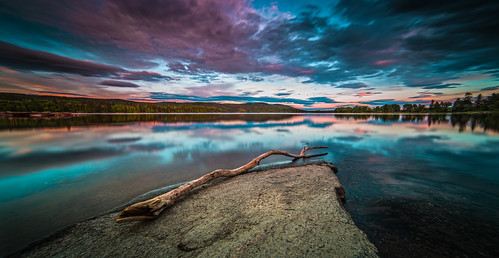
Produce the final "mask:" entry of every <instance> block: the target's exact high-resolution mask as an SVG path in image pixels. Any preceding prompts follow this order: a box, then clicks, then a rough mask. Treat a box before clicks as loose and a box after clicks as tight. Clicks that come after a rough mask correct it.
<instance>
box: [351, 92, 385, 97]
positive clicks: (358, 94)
mask: <svg viewBox="0 0 499 258" xmlns="http://www.w3.org/2000/svg"><path fill="white" fill-rule="evenodd" d="M375 94H381V92H372V91H362V92H359V93H357V94H355V96H357V97H365V96H372V95H375Z"/></svg>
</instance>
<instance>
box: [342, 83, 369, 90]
mask: <svg viewBox="0 0 499 258" xmlns="http://www.w3.org/2000/svg"><path fill="white" fill-rule="evenodd" d="M366 87H368V85H367V84H365V83H360V82H358V83H347V84H342V85H340V86H336V88H344V89H360V88H366Z"/></svg>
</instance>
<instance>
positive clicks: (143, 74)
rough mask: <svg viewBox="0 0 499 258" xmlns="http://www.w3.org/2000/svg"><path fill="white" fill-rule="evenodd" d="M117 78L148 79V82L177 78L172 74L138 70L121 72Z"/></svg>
mask: <svg viewBox="0 0 499 258" xmlns="http://www.w3.org/2000/svg"><path fill="white" fill-rule="evenodd" d="M116 79H122V80H131V81H134V80H141V81H148V82H157V81H162V80H165V81H171V80H175V79H174V78H172V77H170V76H165V75H161V74H159V73H155V72H147V71H137V72H130V71H129V72H121V73H120V76H119V77H117V78H116Z"/></svg>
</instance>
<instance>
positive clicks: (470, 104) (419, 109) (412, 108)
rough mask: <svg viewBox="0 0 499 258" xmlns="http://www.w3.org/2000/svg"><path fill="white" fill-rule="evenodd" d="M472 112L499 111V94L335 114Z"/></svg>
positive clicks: (352, 109) (341, 109) (342, 110)
mask: <svg viewBox="0 0 499 258" xmlns="http://www.w3.org/2000/svg"><path fill="white" fill-rule="evenodd" d="M473 99H474V100H473ZM472 111H499V93H492V95H490V96H488V97H483V96H482V94H478V96H477V97H476V98H474V97H473V94H472V93H470V92H467V93H466V94H465V95H464V98H463V99H461V98H457V99H456V101H454V103H452V102H444V101H442V102H438V101H437V102H435V101H434V100H432V101H431V104H430V105H429V106H426V105H422V104H403V106H402V107H401V106H400V105H399V104H385V105H383V106H376V107H372V108H371V107H368V106H354V107H338V108H336V109H335V110H334V112H335V113H400V112H407V113H447V112H472Z"/></svg>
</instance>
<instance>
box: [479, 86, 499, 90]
mask: <svg viewBox="0 0 499 258" xmlns="http://www.w3.org/2000/svg"><path fill="white" fill-rule="evenodd" d="M482 90H499V86H493V87H487V88H483V89H482Z"/></svg>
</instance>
